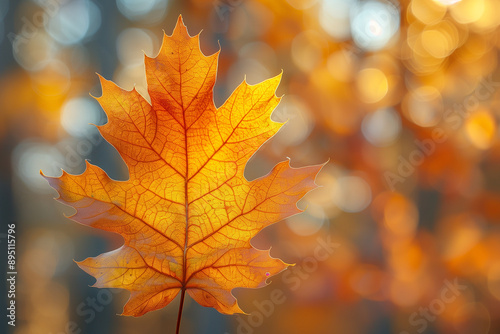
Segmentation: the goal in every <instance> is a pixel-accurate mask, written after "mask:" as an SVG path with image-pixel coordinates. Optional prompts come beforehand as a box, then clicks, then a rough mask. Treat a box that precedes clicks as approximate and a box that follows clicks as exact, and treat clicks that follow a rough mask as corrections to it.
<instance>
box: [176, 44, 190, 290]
mask: <svg viewBox="0 0 500 334" xmlns="http://www.w3.org/2000/svg"><path fill="white" fill-rule="evenodd" d="M177 54H178V55H179V90H180V99H181V106H182V118H183V123H184V152H185V154H186V170H185V174H184V203H185V215H186V229H185V231H184V254H183V257H182V294H184V291H185V290H186V284H187V282H186V276H187V275H186V269H187V250H188V227H189V225H188V223H189V197H188V182H189V175H188V171H189V168H188V166H189V161H188V159H189V157H188V140H187V137H188V135H187V131H188V127H187V123H186V108H184V102H183V98H182V93H183V91H182V70H181V59H180V51H179V50H178V52H177Z"/></svg>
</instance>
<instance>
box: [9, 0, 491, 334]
mask: <svg viewBox="0 0 500 334" xmlns="http://www.w3.org/2000/svg"><path fill="white" fill-rule="evenodd" d="M179 14H182V15H183V18H184V22H185V24H186V25H187V27H188V29H189V32H190V33H191V35H195V34H197V33H198V32H200V31H201V30H203V32H202V34H201V48H202V50H203V51H204V52H205V54H212V53H213V52H216V51H217V50H218V49H219V47H220V48H221V50H222V52H221V54H220V60H219V70H218V79H217V83H216V88H215V93H214V98H215V102H216V105H217V106H219V105H221V104H222V103H223V101H224V100H225V99H226V98H227V97H228V96H229V94H230V92H231V91H232V90H233V89H234V88H235V87H236V86H237V85H238V84H239V83H240V82H241V81H242V80H243V78H244V76H245V75H246V78H247V81H248V82H249V83H257V82H259V81H261V80H264V79H266V78H269V77H271V76H275V75H277V74H279V73H280V72H281V70H283V72H284V73H283V80H282V83H281V85H280V87H279V90H278V95H282V94H284V95H285V96H284V98H283V100H282V102H281V103H280V105H279V106H278V108H277V109H276V110H275V112H274V113H273V116H272V118H273V119H274V120H276V121H285V120H288V123H287V124H286V125H285V126H284V127H283V128H282V129H281V130H280V132H279V133H278V134H277V135H276V136H275V137H274V138H273V139H272V140H270V141H269V142H267V143H266V144H265V145H264V146H263V147H262V148H261V150H260V151H259V152H258V153H257V154H256V155H255V156H254V157H253V158H252V159H251V161H250V162H249V164H248V166H247V171H246V173H247V176H248V178H250V179H253V178H256V177H258V176H261V175H264V174H266V173H267V172H268V171H269V170H270V169H271V168H272V166H273V165H274V164H275V163H277V162H279V161H282V160H284V159H285V158H286V157H290V158H291V162H292V166H296V167H298V166H304V165H309V164H318V163H322V162H324V161H326V160H328V159H330V162H329V163H328V165H327V166H326V167H325V168H324V169H323V171H322V172H321V174H320V175H319V176H318V179H317V183H318V184H320V185H322V186H323V187H322V188H319V189H317V190H315V191H314V192H311V193H309V194H308V195H307V196H306V197H305V198H304V199H303V200H302V201H301V202H300V203H299V205H300V206H301V207H303V208H305V207H307V210H306V212H305V213H303V214H301V215H297V216H294V217H292V218H291V219H288V220H286V221H284V222H280V223H278V224H276V225H274V226H272V227H269V228H267V229H265V230H264V231H263V232H262V233H260V234H259V235H258V236H257V237H256V238H255V239H254V240H253V243H254V245H256V246H257V247H260V248H269V247H271V246H272V247H273V249H272V255H273V256H275V257H280V258H282V259H283V260H285V262H288V263H297V265H296V267H294V268H293V270H291V271H289V272H288V271H287V272H285V273H283V274H281V275H278V276H275V277H273V278H272V284H271V285H269V286H267V287H265V288H262V289H258V290H243V289H241V290H235V291H234V294H235V295H236V296H237V297H238V299H239V303H240V306H241V307H242V308H243V309H244V310H245V311H246V312H248V313H250V315H249V316H241V315H240V316H226V315H221V314H219V313H218V312H217V311H215V310H213V309H207V308H203V307H200V306H199V305H197V304H196V303H194V302H192V301H191V300H190V299H189V298H187V301H186V305H185V306H184V314H183V323H182V324H183V325H182V333H186V334H187V333H207V334H212V333H231V334H251V333H263V334H266V333H287V334H293V333H297V334H298V333H304V332H307V333H314V334H323V333H325V334H327V333H328V334H329V333H340V334H349V333H355V334H356V333H362V334H365V333H366V334H379V333H380V334H385V333H398V334H413V333H425V334H430V333H440V334H441V333H443V334H447V333H460V334H469V333H470V334H486V333H491V334H494V333H500V229H499V222H500V173H499V172H500V170H499V166H500V165H499V163H500V136H499V131H498V122H499V118H500V111H499V107H500V90H499V89H498V88H499V87H500V73H498V72H499V70H498V59H499V48H500V38H499V37H500V28H499V25H500V20H499V19H498V16H499V14H500V1H498V0H461V1H459V0H412V1H408V0H403V1H389V0H365V1H360V0H280V1H271V0H269V1H264V0H207V1H204V0H193V1H173V0H171V1H165V0H163V1H161V0H116V1H97V0H19V1H6V0H0V43H1V44H0V59H1V61H0V73H1V77H0V210H1V213H0V219H1V221H2V231H1V234H0V243H1V249H2V261H3V262H2V263H5V260H6V244H7V243H6V233H7V232H6V226H7V224H15V225H16V236H17V244H16V245H17V268H16V269H17V272H18V275H17V289H16V305H17V313H16V315H17V322H16V327H11V326H8V325H7V324H6V322H7V321H6V320H5V319H6V318H5V317H4V318H3V320H2V323H1V324H0V332H2V333H7V332H8V333H15V334H75V333H81V334H87V333H88V334H101V333H102V334H114V333H120V334H122V333H123V334H136V333H162V334H164V333H173V332H174V330H175V320H176V317H177V308H178V303H179V300H178V299H177V300H175V301H174V302H173V303H172V304H171V305H169V306H167V307H166V308H164V309H162V310H160V311H156V312H152V313H149V314H147V315H145V316H143V317H141V318H137V319H135V318H128V317H120V316H118V315H117V314H119V313H121V311H122V307H123V304H124V303H125V301H126V300H127V298H128V293H127V292H125V291H122V290H108V289H94V288H90V287H88V286H89V285H91V284H93V282H94V279H93V278H92V277H90V276H88V275H87V274H85V273H84V272H83V271H81V270H80V269H79V268H78V267H77V266H76V264H74V262H73V261H72V260H73V259H75V260H82V259H84V258H86V257H88V256H96V255H98V254H100V253H102V252H105V251H109V250H112V249H115V248H117V247H119V246H120V245H121V243H122V241H121V238H120V237H117V236H113V235H110V234H106V233H104V232H102V231H100V230H96V229H89V228H86V227H84V226H82V225H79V224H76V223H74V222H72V221H70V220H69V219H67V218H65V217H64V214H66V215H69V214H71V213H72V209H70V208H68V207H64V206H63V205H61V204H58V203H56V201H54V200H53V197H54V196H55V192H54V191H53V190H52V189H51V188H49V186H48V184H47V183H46V181H45V180H43V179H42V178H41V177H40V175H39V170H40V169H41V170H43V172H44V173H45V174H47V175H52V176H58V175H60V173H61V168H63V169H64V170H66V171H68V172H69V173H81V172H83V170H84V161H85V159H88V160H90V161H91V162H92V163H93V164H96V165H98V166H100V167H102V168H103V169H104V170H105V171H106V172H107V173H108V174H109V175H110V176H111V177H112V178H114V179H119V180H124V179H126V178H127V169H126V167H125V166H124V164H123V162H122V160H121V158H120V157H119V155H118V154H117V153H116V151H115V150H114V148H113V147H112V146H110V145H109V144H108V143H107V142H105V141H104V140H103V139H102V138H101V137H100V135H99V134H98V132H97V131H96V130H95V128H93V127H92V126H90V125H88V124H89V123H94V124H104V123H105V122H106V116H105V114H104V113H103V111H102V110H101V109H100V107H99V105H98V104H97V102H96V101H95V100H93V99H92V97H91V96H90V95H89V93H90V94H92V95H94V96H99V95H100V93H101V92H100V86H99V84H98V78H97V75H96V74H95V73H96V72H97V73H100V74H101V75H103V76H104V77H105V78H107V79H112V80H113V81H115V82H116V83H117V84H118V85H120V86H121V87H123V88H125V89H131V88H132V87H134V85H136V87H137V88H138V90H139V91H140V92H141V93H142V94H144V95H146V94H147V93H146V81H145V74H144V64H143V54H144V53H146V54H147V55H149V56H154V55H156V53H157V52H158V50H159V47H160V43H161V38H162V34H163V30H164V31H165V32H166V33H168V34H171V32H172V30H173V27H174V25H175V22H176V20H177V17H178V15H179ZM4 267H5V266H4ZM2 275H4V277H3V279H2V284H4V288H5V282H6V279H5V275H6V270H2ZM6 303H7V300H6V298H2V301H1V304H2V305H1V307H2V309H3V310H5V307H6Z"/></svg>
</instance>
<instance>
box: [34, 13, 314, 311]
mask: <svg viewBox="0 0 500 334" xmlns="http://www.w3.org/2000/svg"><path fill="white" fill-rule="evenodd" d="M218 54H219V52H217V53H215V54H213V55H211V56H205V55H204V54H203V53H202V52H201V50H200V48H199V35H197V36H194V37H190V36H189V35H188V33H187V29H186V27H185V25H184V23H183V22H182V18H181V17H179V20H178V22H177V25H176V27H175V29H174V32H173V34H172V36H167V35H165V36H164V39H163V44H162V47H161V50H160V52H159V54H158V56H157V57H156V58H149V57H147V56H146V57H145V65H146V76H147V82H148V93H149V95H150V97H151V103H149V102H148V101H147V100H145V99H144V98H143V97H142V96H141V95H140V94H139V93H138V92H137V91H136V90H135V89H134V90H132V91H126V90H123V89H121V88H119V87H118V86H117V85H115V84H114V83H113V82H111V81H108V80H105V79H104V78H102V77H100V81H101V85H102V96H101V97H99V98H97V100H98V101H99V103H100V104H101V106H102V108H103V109H104V111H105V112H106V114H107V116H108V123H107V124H105V125H103V126H99V127H98V128H99V131H100V133H101V134H102V136H103V137H104V138H105V139H106V140H107V141H108V142H110V143H111V144H112V145H113V146H114V147H115V148H116V149H117V151H118V152H119V153H120V155H121V157H122V158H123V160H124V161H125V163H126V165H127V166H128V170H129V179H128V180H127V181H116V180H112V179H111V178H109V177H108V175H107V174H106V173H105V172H104V171H103V170H102V169H101V168H99V167H97V166H95V165H92V164H90V163H89V162H87V163H86V165H87V166H86V170H85V172H84V173H82V174H81V175H70V174H68V173H66V172H64V171H63V174H62V176H60V177H46V178H47V180H48V182H49V184H50V185H51V186H52V187H53V188H55V189H56V190H57V191H58V193H59V198H58V200H59V201H61V202H62V203H64V204H67V205H69V206H72V207H73V208H75V209H76V213H75V214H74V215H73V216H72V217H71V218H72V219H73V220H75V221H76V222H79V223H81V224H84V225H88V226H91V227H94V228H99V229H102V230H105V231H110V232H114V233H118V234H120V235H121V236H122V237H123V239H124V244H123V246H121V247H120V248H118V249H116V250H114V251H111V252H108V253H104V254H101V255H99V256H97V257H94V258H87V259H86V260H84V261H81V262H77V263H78V265H79V266H80V268H82V269H83V270H84V271H86V272H87V273H89V274H90V275H92V276H94V277H95V278H96V279H97V281H96V283H95V284H94V286H95V287H99V288H121V289H126V290H129V291H130V293H131V294H130V298H129V300H128V302H127V303H126V305H125V307H124V310H123V315H131V316H140V315H143V314H145V313H146V312H149V311H152V310H156V309H159V308H162V307H164V306H165V305H167V304H169V303H170V302H171V301H172V300H173V299H174V298H175V297H176V295H177V294H178V293H179V292H182V295H181V296H182V297H181V305H182V302H183V300H184V293H185V292H187V293H188V294H189V295H190V296H191V297H192V298H193V299H194V300H196V301H197V302H198V303H199V304H201V305H203V306H208V307H214V308H215V309H217V310H218V311H219V312H221V313H226V314H232V313H236V312H238V313H242V310H241V309H240V308H239V306H238V303H237V301H236V299H235V297H234V296H233V295H232V294H231V290H232V289H234V288H237V287H245V288H256V287H260V286H263V285H265V284H266V279H267V278H268V277H270V276H272V275H275V274H277V273H279V272H281V271H282V270H284V269H285V268H286V267H287V266H288V264H285V263H284V262H283V261H281V260H280V259H276V258H272V257H271V256H270V254H269V250H258V249H256V248H254V247H253V246H252V245H251V243H250V239H251V238H252V237H254V236H255V235H256V234H257V233H258V232H259V231H260V230H262V229H263V228H264V227H266V226H269V225H270V224H273V223H275V222H277V221H280V220H282V219H284V218H286V217H289V216H291V215H293V214H296V213H298V212H300V211H301V210H299V209H298V208H297V206H296V202H297V201H298V200H299V199H300V198H301V197H302V196H304V194H306V193H307V192H308V191H310V190H311V189H313V188H315V187H316V185H315V183H314V178H315V176H316V174H317V173H318V172H319V170H320V169H321V167H322V165H318V166H310V167H304V168H292V167H290V165H289V162H288V161H285V162H281V163H279V164H277V165H276V166H275V167H274V168H273V169H272V171H271V172H270V173H269V174H268V175H266V176H264V177H262V178H259V179H256V180H253V181H248V180H246V179H245V177H244V175H243V172H244V168H245V165H246V162H247V161H248V160H249V158H250V157H251V155H252V154H254V153H255V151H256V150H257V149H258V148H259V147H260V146H261V145H262V144H263V143H264V142H265V141H266V140H267V139H269V138H270V137H271V136H272V135H274V134H275V133H276V132H277V131H278V129H279V128H280V127H281V126H282V124H281V123H276V122H273V121H271V119H270V114H271V112H272V111H273V109H274V108H275V107H276V106H277V105H278V103H279V101H280V98H278V97H277V96H276V95H275V91H276V88H277V86H278V84H279V82H280V79H281V75H278V76H276V77H274V78H271V79H269V80H266V81H264V82H261V83H259V84H257V85H249V84H247V83H246V82H245V81H244V82H243V83H242V84H240V85H239V86H238V87H237V88H236V90H235V91H234V92H233V93H232V94H231V96H230V97H229V98H228V99H227V101H226V102H225V103H224V104H223V105H222V106H221V107H220V108H216V107H215V105H214V102H213V87H214V84H215V79H216V70H217V60H218ZM42 175H43V174H42ZM181 308H182V306H181Z"/></svg>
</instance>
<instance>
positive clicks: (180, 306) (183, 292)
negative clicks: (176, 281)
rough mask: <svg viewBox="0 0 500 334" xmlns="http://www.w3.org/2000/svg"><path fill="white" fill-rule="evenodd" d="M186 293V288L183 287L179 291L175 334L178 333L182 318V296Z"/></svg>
mask: <svg viewBox="0 0 500 334" xmlns="http://www.w3.org/2000/svg"><path fill="white" fill-rule="evenodd" d="M185 294H186V290H185V289H184V288H183V289H182V291H181V303H180V305H179V314H178V315H177V329H176V330H175V334H179V333H180V329H181V318H182V309H183V307H184V296H185Z"/></svg>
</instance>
